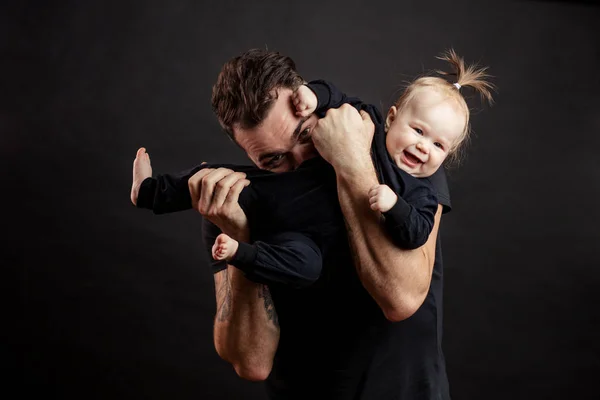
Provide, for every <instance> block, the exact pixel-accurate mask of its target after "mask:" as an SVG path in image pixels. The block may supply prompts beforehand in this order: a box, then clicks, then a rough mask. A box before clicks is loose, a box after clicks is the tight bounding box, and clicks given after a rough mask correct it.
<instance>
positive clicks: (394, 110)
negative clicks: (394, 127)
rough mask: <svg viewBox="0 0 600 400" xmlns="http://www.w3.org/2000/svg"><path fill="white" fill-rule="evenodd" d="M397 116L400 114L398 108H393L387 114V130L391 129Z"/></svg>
mask: <svg viewBox="0 0 600 400" xmlns="http://www.w3.org/2000/svg"><path fill="white" fill-rule="evenodd" d="M396 114H398V109H397V108H396V106H391V107H390V109H389V111H388V113H387V117H386V118H385V127H386V129H389V128H390V125H391V124H392V122H394V120H395V119H396Z"/></svg>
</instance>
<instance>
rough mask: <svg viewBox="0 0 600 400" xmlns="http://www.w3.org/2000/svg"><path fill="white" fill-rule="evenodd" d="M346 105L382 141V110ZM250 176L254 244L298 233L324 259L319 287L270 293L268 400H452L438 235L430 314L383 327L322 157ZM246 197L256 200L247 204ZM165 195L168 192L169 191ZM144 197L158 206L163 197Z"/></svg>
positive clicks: (385, 166) (211, 234) (384, 170)
mask: <svg viewBox="0 0 600 400" xmlns="http://www.w3.org/2000/svg"><path fill="white" fill-rule="evenodd" d="M340 97H342V96H340ZM331 98H332V97H330V101H331ZM334 100H335V98H334ZM343 101H346V102H350V103H351V104H353V105H354V106H355V107H357V108H361V109H365V110H367V112H369V114H370V115H371V117H372V119H373V121H374V123H375V125H376V132H377V130H378V129H379V130H380V131H379V132H381V129H382V127H383V119H382V117H381V114H380V113H379V112H378V111H377V110H376V109H375V107H373V106H369V105H364V104H362V103H360V101H358V100H352V99H350V100H349V99H348V98H345V97H344V99H343ZM378 137H381V136H377V133H376V138H378ZM376 143H380V142H377V140H375V139H374V146H373V159H374V163H375V166H376V169H377V172H378V175H379V177H380V181H381V182H382V183H386V184H387V185H389V186H390V187H391V188H392V190H394V191H395V192H396V193H400V194H402V195H405V192H404V191H405V190H406V185H403V186H402V187H401V186H400V183H399V178H398V177H397V175H396V172H397V171H396V169H397V167H396V166H395V164H393V163H392V162H391V160H390V158H389V157H388V156H387V152H385V154H382V153H381V148H379V149H378V148H377V146H376ZM245 172H246V173H247V174H248V178H249V179H250V181H251V185H250V186H249V187H247V188H245V189H244V190H243V191H242V195H243V196H242V195H241V196H240V204H242V203H244V205H243V206H242V207H243V208H244V211H246V212H247V215H248V219H249V223H250V230H251V241H252V242H256V241H267V240H269V239H272V237H273V235H274V234H276V233H284V232H298V233H299V234H303V235H306V236H307V237H309V238H310V239H311V240H312V241H313V242H314V243H315V244H316V245H317V246H318V248H319V249H320V250H321V256H322V271H321V274H320V276H319V279H317V280H316V282H315V283H314V284H312V285H310V286H308V287H305V288H302V289H293V288H290V284H289V283H290V282H281V281H280V282H271V284H270V285H269V289H270V291H271V294H272V296H273V301H274V304H275V307H276V310H277V313H278V317H279V323H280V327H281V336H280V341H279V346H278V349H277V353H276V355H275V359H274V365H273V370H272V373H271V375H270V376H269V378H268V379H267V382H266V385H267V390H268V392H269V395H270V397H271V398H272V399H305V398H313V399H364V400H377V399H381V400H384V399H385V400H387V399H390V400H391V399H401V400H433V399H444V400H446V399H449V398H450V397H449V390H448V382H447V377H446V370H445V361H444V356H443V353H442V349H441V339H442V282H443V266H442V254H441V243H440V237H439V235H438V238H437V244H436V251H435V263H434V269H433V274H432V281H431V285H430V289H429V292H428V294H427V297H426V299H425V301H424V303H423V305H422V306H421V307H420V308H419V310H418V311H417V312H416V313H415V314H414V315H413V316H412V317H410V318H409V319H407V320H404V321H401V322H396V323H393V322H390V321H388V320H387V319H386V318H385V316H384V315H383V313H382V311H381V309H380V308H379V306H378V305H377V304H376V303H375V301H374V300H373V298H372V297H371V296H370V295H369V293H368V292H367V291H366V290H365V289H364V287H363V285H362V283H361V282H360V280H359V278H358V276H357V274H356V271H355V268H354V265H353V261H352V257H351V252H350V248H349V245H348V240H347V234H346V231H345V227H344V222H343V216H342V213H341V210H340V207H339V202H338V199H337V188H336V183H335V182H336V180H335V172H334V171H333V168H331V166H329V164H327V163H326V162H325V161H323V160H322V159H321V158H315V159H312V160H309V161H307V162H305V163H303V164H302V165H301V166H300V168H299V169H298V170H296V171H293V172H289V173H283V174H271V173H265V172H264V171H260V170H256V171H252V170H248V169H247V170H245ZM254 173H256V175H253V174H254ZM428 181H429V182H430V183H431V185H432V187H433V188H434V190H435V194H436V195H437V199H438V201H439V202H440V204H442V205H443V207H444V212H447V211H449V210H450V201H449V199H450V196H449V192H448V186H447V183H446V177H445V174H444V171H443V170H441V169H440V170H439V171H438V172H436V173H435V174H434V175H432V176H431V177H430V178H429V179H428ZM164 182H167V183H168V182H170V181H168V180H163V183H164ZM148 186H149V187H150V186H151V185H148ZM160 186H161V185H157V187H160ZM167 186H168V185H167ZM186 190H187V187H186ZM246 191H248V192H249V193H250V194H246V195H244V193H245V192H246ZM162 193H163V194H164V193H169V189H165V190H163V191H162ZM141 195H142V193H141V192H140V196H141ZM146 195H148V196H150V195H151V196H153V198H154V199H155V200H157V199H160V194H159V195H158V196H157V191H156V190H155V192H154V193H151V194H148V193H146V194H144V196H146ZM188 196H189V195H188ZM246 196H248V197H246ZM248 199H249V200H248ZM256 199H260V201H255V200H256ZM188 201H189V200H188ZM246 201H249V202H250V203H252V206H249V204H246V203H245V202H246ZM162 210H164V208H162ZM204 228H205V229H204V240H205V244H206V248H207V251H208V252H209V253H210V251H211V248H212V245H213V243H214V238H215V237H216V236H217V235H218V234H219V233H220V232H219V231H218V228H217V229H215V228H216V227H214V225H212V224H211V223H210V222H208V221H205V222H204ZM213 268H214V270H215V271H217V270H219V269H222V268H223V264H222V263H216V262H215V263H213ZM256 271H257V269H255V270H254V272H256Z"/></svg>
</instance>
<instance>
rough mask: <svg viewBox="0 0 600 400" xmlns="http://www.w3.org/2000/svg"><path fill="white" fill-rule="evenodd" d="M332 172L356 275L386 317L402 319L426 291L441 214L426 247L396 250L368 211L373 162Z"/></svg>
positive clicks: (374, 214)
mask: <svg viewBox="0 0 600 400" xmlns="http://www.w3.org/2000/svg"><path fill="white" fill-rule="evenodd" d="M336 172H337V181H338V182H337V184H338V195H339V199H340V205H341V207H342V212H343V214H344V217H345V219H346V225H347V228H348V236H349V242H350V245H351V247H352V252H353V255H354V258H355V260H354V261H355V265H356V269H357V272H358V276H359V278H360V280H361V282H362V283H363V285H364V286H365V288H366V289H367V290H368V292H369V293H370V294H371V296H372V297H373V298H374V299H375V301H376V302H377V304H379V306H380V308H381V309H382V311H383V312H384V314H385V315H386V317H387V318H388V319H390V320H394V321H396V320H403V319H406V318H408V317H410V316H411V315H412V314H413V313H414V312H415V311H416V310H417V309H418V308H419V307H420V306H421V304H422V302H423V301H424V299H425V296H426V295H427V291H428V289H429V284H430V281H431V272H432V269H433V261H434V257H435V240H436V237H437V231H438V226H439V219H440V215H441V211H439V210H438V213H437V214H436V219H435V221H436V222H435V224H434V227H433V230H432V232H431V235H430V237H429V239H428V241H427V243H426V244H425V245H424V246H422V247H420V248H418V249H415V250H403V249H400V248H399V247H397V246H395V245H394V243H393V242H392V240H391V238H390V237H389V236H388V234H387V233H386V232H385V230H384V229H383V226H382V222H381V214H380V213H379V212H377V211H373V210H371V208H370V207H369V198H368V192H369V189H370V188H371V187H373V186H375V185H377V184H378V183H379V182H378V180H377V175H376V173H375V169H374V167H373V164H372V162H370V160H369V161H368V162H367V161H365V162H364V163H362V164H361V165H356V166H355V167H353V168H351V169H346V170H343V171H339V170H336Z"/></svg>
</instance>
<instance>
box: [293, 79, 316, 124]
mask: <svg viewBox="0 0 600 400" xmlns="http://www.w3.org/2000/svg"><path fill="white" fill-rule="evenodd" d="M292 102H293V103H294V107H296V115H297V116H299V117H302V118H304V117H308V116H309V115H310V114H312V113H313V112H315V110H316V108H317V102H318V100H317V95H316V94H315V93H314V92H313V91H312V90H310V89H309V88H308V86H306V85H302V86H300V87H299V88H298V89H296V91H295V92H294V93H293V94H292Z"/></svg>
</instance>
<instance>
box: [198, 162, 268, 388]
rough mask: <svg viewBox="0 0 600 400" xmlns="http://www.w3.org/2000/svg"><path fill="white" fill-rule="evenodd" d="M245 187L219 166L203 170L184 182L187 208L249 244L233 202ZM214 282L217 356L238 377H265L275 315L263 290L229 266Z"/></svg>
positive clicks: (241, 176) (241, 178)
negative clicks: (187, 200)
mask: <svg viewBox="0 0 600 400" xmlns="http://www.w3.org/2000/svg"><path fill="white" fill-rule="evenodd" d="M248 184H249V182H248V181H247V180H246V179H245V174H239V173H235V172H233V171H231V170H228V169H225V168H218V169H215V170H212V169H203V170H201V171H200V172H198V173H197V174H195V175H194V176H192V177H191V178H190V179H189V181H188V186H189V189H190V196H191V198H192V205H193V207H194V208H195V209H196V210H198V211H199V212H200V213H201V214H202V216H204V217H205V218H206V219H207V220H209V221H211V222H212V223H213V224H215V225H216V226H217V227H218V228H219V229H220V230H221V231H223V232H225V233H226V234H228V235H229V236H231V237H233V238H234V239H236V240H238V241H243V242H247V241H248V240H249V237H250V231H249V229H248V220H247V218H246V215H245V214H244V212H243V211H242V209H241V208H240V206H239V204H238V199H239V194H240V193H241V191H242V190H243V188H244V187H245V186H247V185H248ZM214 279H215V295H216V303H217V312H216V315H215V322H214V330H213V333H214V343H215V348H216V350H217V353H218V354H219V355H220V356H221V357H222V358H223V359H224V360H226V361H228V362H229V363H231V364H232V365H233V367H234V368H235V371H236V372H237V374H238V375H239V376H240V377H242V378H244V379H248V380H253V381H256V380H264V379H266V378H267V377H268V376H269V374H270V372H271V368H272V366H273V358H274V356H275V351H276V350H277V346H278V344H279V325H278V323H277V314H276V312H275V308H274V306H273V300H272V299H271V295H270V293H269V290H268V288H267V286H265V285H262V284H258V283H254V282H252V281H250V280H248V279H246V277H245V276H244V274H243V272H242V271H240V270H239V269H237V268H235V267H233V266H231V265H228V266H227V268H226V269H224V270H222V271H220V272H218V273H216V274H215V275H214Z"/></svg>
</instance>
